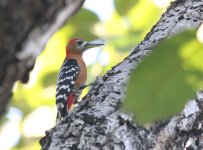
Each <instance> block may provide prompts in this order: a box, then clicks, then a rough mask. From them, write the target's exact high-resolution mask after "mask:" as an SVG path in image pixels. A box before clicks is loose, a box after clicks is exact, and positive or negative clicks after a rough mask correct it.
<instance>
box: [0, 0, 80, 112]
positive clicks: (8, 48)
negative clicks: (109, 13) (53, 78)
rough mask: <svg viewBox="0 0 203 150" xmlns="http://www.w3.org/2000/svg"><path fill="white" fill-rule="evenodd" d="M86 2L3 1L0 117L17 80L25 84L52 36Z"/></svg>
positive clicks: (0, 30)
mask: <svg viewBox="0 0 203 150" xmlns="http://www.w3.org/2000/svg"><path fill="white" fill-rule="evenodd" d="M83 2H84V0H77V1H76V0H57V1H55V0H1V1H0V21H1V23H0V116H1V115H2V114H3V113H4V112H5V110H6V106H7V104H8V102H9V100H10V98H11V95H12V92H11V90H12V87H13V84H14V83H15V81H17V80H21V81H22V82H26V81H27V80H28V74H29V72H30V70H32V68H33V66H34V62H35V59H36V57H37V56H38V54H39V53H40V52H41V51H42V49H43V48H44V46H45V44H46V42H47V41H48V39H49V38H50V37H51V35H52V34H53V33H54V32H56V31H57V30H58V29H59V27H61V26H62V25H63V24H64V23H65V22H66V21H67V20H68V18H69V17H70V16H72V15H73V14H74V13H75V12H76V11H77V10H78V9H79V8H80V7H81V6H82V4H83Z"/></svg>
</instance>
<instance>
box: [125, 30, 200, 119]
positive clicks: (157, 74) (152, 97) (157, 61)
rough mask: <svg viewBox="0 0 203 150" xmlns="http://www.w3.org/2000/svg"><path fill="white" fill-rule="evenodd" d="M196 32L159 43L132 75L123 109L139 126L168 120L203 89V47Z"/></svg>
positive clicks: (186, 33) (188, 32)
mask: <svg viewBox="0 0 203 150" xmlns="http://www.w3.org/2000/svg"><path fill="white" fill-rule="evenodd" d="M195 35H196V32H195V31H187V32H184V33H181V34H179V35H176V36H174V37H172V38H170V39H168V40H166V41H164V42H162V43H160V44H159V45H158V46H157V47H156V48H154V50H153V52H152V53H151V54H150V56H149V57H148V58H147V59H145V60H143V61H142V62H141V63H140V64H139V65H138V67H137V69H136V70H135V71H134V73H133V74H132V77H131V79H130V81H129V85H128V90H127V91H128V93H127V99H126V101H125V104H124V109H125V110H126V111H130V112H132V113H133V114H134V115H135V118H136V120H138V121H139V122H140V123H147V122H151V121H155V120H160V119H167V117H169V116H172V115H174V114H176V113H177V112H179V111H180V110H181V109H182V108H183V107H184V104H185V103H186V102H187V100H189V99H190V98H193V97H194V93H195V91H196V90H198V89H199V88H201V87H203V59H202V58H203V45H202V44H201V43H200V42H198V41H197V39H196V36H195Z"/></svg>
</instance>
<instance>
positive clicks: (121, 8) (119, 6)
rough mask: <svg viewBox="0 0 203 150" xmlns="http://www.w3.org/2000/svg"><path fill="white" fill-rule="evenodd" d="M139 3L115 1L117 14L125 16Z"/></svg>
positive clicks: (136, 0)
mask: <svg viewBox="0 0 203 150" xmlns="http://www.w3.org/2000/svg"><path fill="white" fill-rule="evenodd" d="M137 2H138V0H128V1H125V0H115V1H114V3H115V7H116V10H117V12H118V13H119V14H120V15H124V14H126V13H127V12H128V11H129V10H130V9H131V8H132V7H133V6H134V5H135V4H136V3H137Z"/></svg>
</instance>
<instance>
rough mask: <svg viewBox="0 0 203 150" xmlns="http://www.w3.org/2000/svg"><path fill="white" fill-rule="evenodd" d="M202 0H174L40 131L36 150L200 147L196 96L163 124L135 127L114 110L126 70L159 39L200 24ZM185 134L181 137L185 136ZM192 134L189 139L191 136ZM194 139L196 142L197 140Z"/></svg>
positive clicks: (121, 94)
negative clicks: (52, 123) (119, 57)
mask: <svg viewBox="0 0 203 150" xmlns="http://www.w3.org/2000/svg"><path fill="white" fill-rule="evenodd" d="M202 6H203V0H177V1H175V2H173V3H171V5H170V6H169V8H168V9H167V11H166V12H165V13H164V14H163V15H162V17H161V19H160V20H159V21H158V23H157V24H156V25H155V26H154V27H153V28H152V30H151V31H150V32H149V33H148V34H147V36H146V37H145V39H144V40H143V41H142V42H141V43H140V44H139V45H138V46H137V47H136V48H135V49H134V50H133V52H132V53H131V54H130V55H129V56H128V57H127V58H126V59H125V60H123V61H122V62H121V63H120V64H118V65H116V66H115V67H113V68H112V69H111V70H109V71H108V72H107V73H106V74H105V75H104V76H103V77H101V78H97V79H96V81H95V82H94V84H93V85H92V87H91V89H90V91H89V92H88V94H87V95H86V96H85V97H84V98H83V101H81V103H80V104H79V105H78V107H77V108H75V109H74V110H73V112H72V113H70V114H69V115H68V116H67V117H66V118H65V119H64V120H63V121H61V122H60V123H59V124H57V125H56V126H55V127H54V128H52V129H51V130H49V131H47V132H46V136H45V137H43V138H42V139H41V141H40V144H41V146H42V149H51V150H52V149H53V150H55V149H63V148H64V149H91V150H93V149H94V150H96V149H105V150H108V149H116V150H119V149H126V150H132V149H184V148H186V147H189V146H194V147H195V148H201V146H202V145H201V144H202V142H201V140H202V139H201V134H200V133H202V132H199V131H202V124H201V122H202V114H201V112H202V99H203V98H202V97H203V94H202V93H201V92H199V93H197V98H196V99H195V100H193V101H190V102H188V104H187V105H186V107H185V109H184V110H183V112H182V113H181V114H180V115H179V116H176V117H173V118H171V119H170V120H168V121H166V122H163V123H155V124H152V125H150V126H149V127H141V126H139V125H137V124H136V123H134V122H133V121H132V119H131V117H130V116H129V115H127V114H124V113H122V112H121V111H120V107H121V104H122V101H123V100H124V98H125V90H126V89H125V87H126V84H127V81H128V78H129V75H130V74H131V72H132V71H133V70H134V69H135V68H136V66H137V64H138V63H139V62H140V61H141V60H142V59H143V58H144V57H145V56H146V55H148V53H150V52H151V49H152V48H153V47H154V46H156V45H157V44H158V43H159V42H160V41H161V40H163V39H165V38H168V37H170V36H172V35H174V34H177V33H179V32H181V31H184V30H186V29H188V28H197V27H198V26H199V25H200V24H201V23H202V22H203V9H202V8H203V7H202ZM186 135H187V136H186ZM194 135H195V137H194ZM198 142H199V144H198Z"/></svg>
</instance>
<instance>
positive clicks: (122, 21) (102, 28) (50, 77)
mask: <svg viewBox="0 0 203 150" xmlns="http://www.w3.org/2000/svg"><path fill="white" fill-rule="evenodd" d="M168 4H169V0H129V1H128V2H127V3H126V2H125V1H123V0H97V1H94V0H86V1H85V4H84V6H83V8H82V9H81V10H80V11H79V12H78V13H77V14H76V15H75V16H73V17H72V19H71V20H70V21H69V22H68V23H67V24H66V25H64V27H62V28H61V29H60V30H59V31H58V32H56V33H55V34H54V35H53V36H52V38H51V39H50V40H49V42H48V43H47V45H46V48H45V49H44V51H43V52H42V53H41V54H40V56H39V57H38V58H37V60H36V64H35V67H34V69H33V71H32V72H31V74H30V80H29V82H28V83H27V84H24V85H23V84H21V83H19V82H17V83H16V84H15V86H14V88H13V91H14V95H13V98H12V102H11V104H10V108H9V109H8V112H7V114H6V115H5V116H4V118H3V119H1V122H0V123H1V127H0V149H2V150H7V149H15V150H18V149H29V150H32V149H33V150H35V149H40V146H39V143H38V141H39V139H40V137H41V136H43V135H44V132H45V130H48V129H50V128H51V127H53V126H54V124H55V116H56V108H55V88H56V78H57V74H58V71H59V69H60V67H61V64H62V62H63V60H64V56H65V47H66V44H67V41H68V40H69V39H70V38H73V37H81V38H83V39H85V40H87V41H92V40H95V39H102V41H101V42H104V43H106V44H105V46H104V47H102V48H97V49H91V50H89V51H87V52H86V53H85V54H84V59H85V61H86V63H87V65H88V81H87V83H89V82H92V81H94V79H95V78H96V77H97V76H100V75H102V74H104V73H105V72H106V71H107V70H108V69H110V68H111V67H112V66H114V65H115V64H117V63H119V62H120V61H122V60H123V59H124V58H125V57H126V56H127V54H129V53H130V50H131V49H132V48H133V47H134V46H135V45H136V44H137V43H139V42H140V41H141V40H142V39H143V38H144V36H145V35H146V33H147V32H149V31H150V29H151V27H152V26H153V25H154V24H155V23H156V22H157V21H158V19H159V18H160V16H161V14H162V13H163V12H164V10H165V9H166V6H167V5H168ZM85 92H87V89H86V90H85V91H84V92H83V95H84V94H85ZM39 100H40V101H39Z"/></svg>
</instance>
